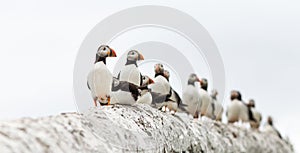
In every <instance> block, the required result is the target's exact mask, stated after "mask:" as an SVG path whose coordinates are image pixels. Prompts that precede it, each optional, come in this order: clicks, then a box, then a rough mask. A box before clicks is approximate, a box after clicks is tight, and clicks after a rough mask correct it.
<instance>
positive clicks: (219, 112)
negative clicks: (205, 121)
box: [210, 89, 224, 121]
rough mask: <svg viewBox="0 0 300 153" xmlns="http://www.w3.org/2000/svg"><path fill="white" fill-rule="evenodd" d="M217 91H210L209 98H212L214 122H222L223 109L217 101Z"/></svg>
mask: <svg viewBox="0 0 300 153" xmlns="http://www.w3.org/2000/svg"><path fill="white" fill-rule="evenodd" d="M217 95H218V91H217V90H216V89H213V90H212V91H211V95H210V96H211V98H212V103H213V112H214V116H215V120H216V121H222V114H223V111H224V108H223V106H222V104H221V103H220V102H219V101H218V99H217Z"/></svg>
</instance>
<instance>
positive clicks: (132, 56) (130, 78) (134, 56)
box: [118, 50, 144, 86]
mask: <svg viewBox="0 0 300 153" xmlns="http://www.w3.org/2000/svg"><path fill="white" fill-rule="evenodd" d="M139 60H144V56H143V55H142V54H141V53H139V52H138V51H136V50H131V51H129V52H128V54H127V61H126V64H125V66H124V67H123V68H122V70H121V71H120V73H119V75H118V79H119V80H120V81H127V82H130V83H133V84H135V85H137V86H141V85H142V74H141V72H140V70H139V69H138V66H137V61H139Z"/></svg>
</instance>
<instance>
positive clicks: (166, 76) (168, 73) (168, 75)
mask: <svg viewBox="0 0 300 153" xmlns="http://www.w3.org/2000/svg"><path fill="white" fill-rule="evenodd" d="M164 77H165V78H166V79H167V80H169V79H170V72H169V71H168V70H164Z"/></svg>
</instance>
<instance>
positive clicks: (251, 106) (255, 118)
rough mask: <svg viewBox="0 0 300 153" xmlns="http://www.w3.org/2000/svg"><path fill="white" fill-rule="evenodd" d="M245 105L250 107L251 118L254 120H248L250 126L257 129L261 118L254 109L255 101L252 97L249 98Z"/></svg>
mask: <svg viewBox="0 0 300 153" xmlns="http://www.w3.org/2000/svg"><path fill="white" fill-rule="evenodd" d="M247 105H248V107H249V108H250V110H251V112H252V114H253V118H254V120H255V121H253V122H250V126H251V128H253V129H258V128H259V126H260V123H261V120H262V115H261V113H260V112H259V111H257V110H256V109H255V101H254V100H253V99H250V100H249V102H248V104H247Z"/></svg>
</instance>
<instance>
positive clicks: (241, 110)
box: [226, 90, 255, 123]
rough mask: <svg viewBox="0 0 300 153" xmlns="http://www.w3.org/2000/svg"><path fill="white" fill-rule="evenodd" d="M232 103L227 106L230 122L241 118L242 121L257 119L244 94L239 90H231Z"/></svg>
mask: <svg viewBox="0 0 300 153" xmlns="http://www.w3.org/2000/svg"><path fill="white" fill-rule="evenodd" d="M230 98H231V103H230V104H229V106H228V108H227V112H226V115H227V119H228V123H234V122H238V121H239V120H241V121H242V122H252V121H255V119H254V118H253V114H252V112H251V110H250V108H249V107H248V106H247V104H245V103H244V102H243V100H242V95H241V93H240V92H239V91H235V90H234V91H231V96H230Z"/></svg>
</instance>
